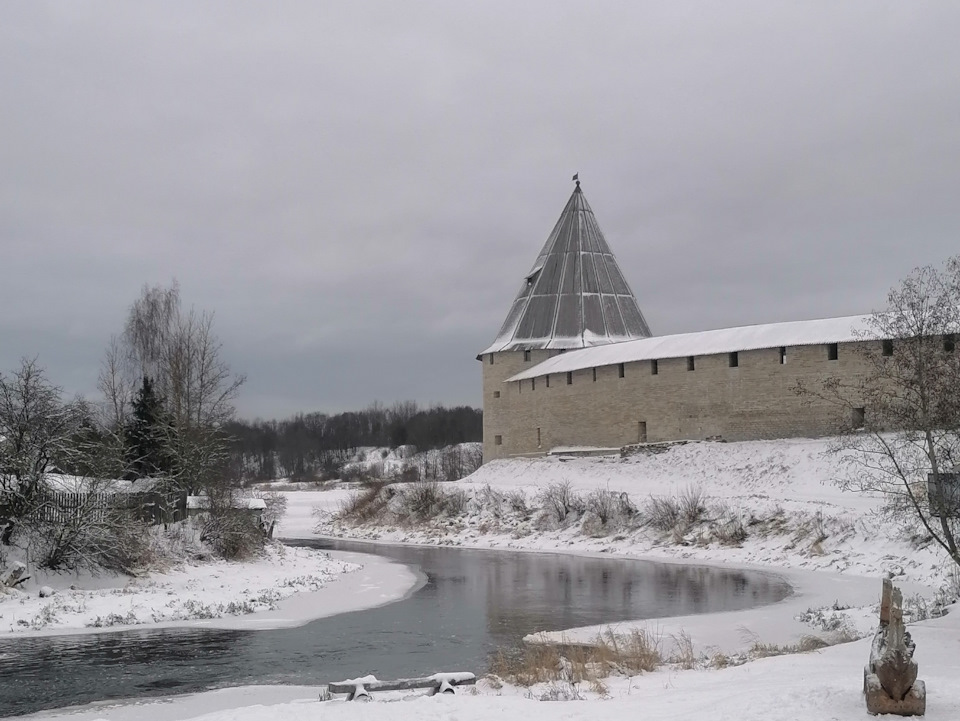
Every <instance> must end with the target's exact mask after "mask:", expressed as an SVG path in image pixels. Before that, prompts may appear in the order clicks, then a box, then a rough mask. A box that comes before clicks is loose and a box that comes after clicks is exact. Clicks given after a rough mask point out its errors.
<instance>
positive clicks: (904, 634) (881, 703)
mask: <svg viewBox="0 0 960 721" xmlns="http://www.w3.org/2000/svg"><path fill="white" fill-rule="evenodd" d="M915 649H916V644H915V643H914V642H913V639H911V638H910V633H909V632H908V631H907V630H906V628H905V627H904V625H903V596H902V595H901V593H900V589H898V588H894V587H893V584H892V583H891V582H890V580H889V579H886V578H885V579H884V580H883V592H882V594H881V597H880V626H879V627H878V628H877V633H876V635H874V637H873V644H872V645H871V646H870V661H869V663H867V665H866V666H865V667H864V669H863V694H864V696H865V697H866V702H867V713H870V714H873V715H874V716H876V715H877V714H881V713H884V714H897V715H899V716H923V715H924V713H926V710H927V689H926V686H925V685H924V683H923V681H920V680H918V679H917V663H916V661H914V660H913V652H914V650H915Z"/></svg>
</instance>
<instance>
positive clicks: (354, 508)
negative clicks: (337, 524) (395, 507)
mask: <svg viewBox="0 0 960 721" xmlns="http://www.w3.org/2000/svg"><path fill="white" fill-rule="evenodd" d="M385 486H386V484H384V483H372V484H370V485H369V486H367V487H366V488H364V489H363V490H360V491H355V492H354V493H352V494H350V496H349V497H348V498H347V499H346V500H345V501H342V502H341V503H340V509H339V511H338V512H337V513H336V515H335V520H338V521H348V522H352V523H358V524H359V523H367V522H368V521H372V520H375V519H377V518H380V517H381V516H382V514H383V512H384V511H385V510H386V507H387V502H388V501H389V498H388V497H387V494H386V493H385V492H384V488H385Z"/></svg>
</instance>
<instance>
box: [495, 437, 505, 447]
mask: <svg viewBox="0 0 960 721" xmlns="http://www.w3.org/2000/svg"><path fill="white" fill-rule="evenodd" d="M493 445H495V446H502V445H503V436H494V437H493Z"/></svg>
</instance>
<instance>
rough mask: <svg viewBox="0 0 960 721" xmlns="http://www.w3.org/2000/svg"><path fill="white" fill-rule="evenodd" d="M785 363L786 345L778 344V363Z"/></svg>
mask: <svg viewBox="0 0 960 721" xmlns="http://www.w3.org/2000/svg"><path fill="white" fill-rule="evenodd" d="M786 363H787V348H786V346H780V365H786Z"/></svg>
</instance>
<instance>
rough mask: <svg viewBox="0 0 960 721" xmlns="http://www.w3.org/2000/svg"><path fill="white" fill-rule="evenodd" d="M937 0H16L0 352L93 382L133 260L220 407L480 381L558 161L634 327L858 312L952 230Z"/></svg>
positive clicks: (457, 390)
mask: <svg viewBox="0 0 960 721" xmlns="http://www.w3.org/2000/svg"><path fill="white" fill-rule="evenodd" d="M958 33H960V3H957V2H942V3H923V2H878V1H876V0H868V1H865V2H843V3H836V2H833V1H832V0H830V1H829V2H827V1H824V2H820V3H816V2H771V1H770V0H762V1H761V2H756V3H744V2H733V1H731V0H724V2H710V3H708V2H693V3H684V2H678V1H677V0H669V1H663V2H635V1H630V2H606V3H604V2H589V3H588V2H583V0H579V1H576V2H558V1H557V0H549V1H546V2H531V1H529V0H524V2H516V0H510V1H509V2H499V3H498V2H490V1H489V0H484V2H450V1H449V0H447V1H444V2H436V3H425V2H412V1H411V0H404V1H403V2H396V1H393V2H354V1H353V0H343V2H312V1H311V2H281V1H277V0H271V1H270V2H258V3H251V2H237V1H236V0H231V1H230V2H198V1H197V0H188V1H186V2H171V1H170V0H164V1H163V2H151V1H146V0H138V1H137V2H125V1H118V2H58V3H47V2H38V1H32V2H20V3H14V2H9V3H4V5H3V8H2V11H0V370H2V371H9V370H12V369H13V368H14V367H15V366H16V365H17V364H18V360H19V358H21V357H23V356H30V357H32V356H34V355H37V356H39V359H40V362H41V363H42V364H43V365H45V366H46V368H47V370H48V373H49V375H50V377H51V378H52V379H53V380H54V381H55V382H56V383H58V384H59V385H62V386H63V387H64V388H65V390H66V391H68V392H70V393H74V392H81V393H85V394H88V395H91V396H93V395H94V394H95V383H96V376H97V371H98V366H99V363H100V359H101V358H102V356H103V351H104V348H105V347H106V345H107V343H108V341H109V338H110V336H111V334H114V333H117V332H119V331H120V330H121V328H122V325H123V321H124V318H125V315H126V312H127V309H128V308H129V306H130V304H131V303H132V302H133V301H134V300H135V299H136V297H137V296H138V295H139V293H140V289H141V287H142V286H143V285H144V284H145V283H150V284H156V283H161V284H167V283H169V282H170V281H171V280H172V279H173V278H176V279H178V280H179V282H180V286H181V296H182V298H183V300H184V302H185V303H186V304H187V305H188V306H189V305H194V306H196V307H197V308H203V309H209V310H213V311H215V312H216V330H217V332H218V333H219V335H220V337H221V340H222V341H223V345H224V356H225V358H226V360H227V361H228V362H229V363H230V365H231V367H232V368H233V369H234V370H236V371H238V372H243V373H246V375H247V377H248V381H247V384H246V386H245V387H244V389H243V391H242V394H241V396H240V399H239V403H238V408H239V411H240V413H241V415H243V416H246V417H254V416H258V415H259V416H262V417H268V418H269V417H283V416H286V415H289V414H292V413H294V412H297V411H301V410H302V411H314V410H321V411H328V412H333V411H338V410H345V409H351V408H360V407H364V406H366V405H367V404H368V403H369V402H371V401H373V400H379V401H381V402H383V403H386V404H390V403H391V402H393V401H395V400H401V399H413V400H416V401H418V402H420V403H424V404H426V403H430V402H434V401H436V402H443V403H446V404H459V403H468V404H471V405H479V404H480V370H481V369H480V366H479V364H478V363H477V361H476V360H475V359H474V357H475V356H476V354H477V352H479V351H480V350H482V349H483V348H484V347H486V346H487V345H488V344H489V343H490V342H491V341H492V340H493V338H494V337H495V335H496V332H497V330H498V329H499V326H500V324H501V322H502V321H503V318H504V316H505V315H506V312H507V309H508V308H509V306H510V302H511V301H512V299H513V297H514V295H515V294H516V292H517V290H518V289H519V286H520V283H521V281H522V279H523V277H524V275H526V273H527V272H528V270H529V269H530V266H531V265H532V263H533V261H534V260H535V258H536V256H537V253H538V252H539V250H540V247H541V246H542V244H543V243H544V241H545V240H546V238H547V235H548V234H549V232H550V230H551V229H552V227H553V224H554V223H555V222H556V219H557V217H558V216H559V213H560V211H561V210H562V208H563V206H564V204H565V203H566V201H567V198H568V196H569V194H570V192H571V191H572V189H573V186H572V183H571V182H570V177H571V175H572V174H573V173H574V172H579V173H580V178H581V181H582V183H583V190H584V192H585V194H586V197H587V198H588V200H589V201H590V203H591V205H592V206H593V209H594V211H595V213H596V214H597V218H598V220H599V222H600V225H601V227H602V228H603V230H604V233H605V235H606V237H607V240H608V242H609V243H610V245H611V247H612V249H613V251H614V253H615V254H616V255H617V257H618V259H619V262H620V265H621V268H622V269H623V271H624V274H625V275H626V277H627V280H628V282H629V283H630V284H631V286H632V287H633V290H634V292H635V294H636V296H637V299H638V301H639V303H640V307H641V309H642V310H643V311H644V313H645V315H646V317H647V320H648V321H649V323H650V326H651V328H652V330H653V332H654V333H655V334H658V335H661V334H667V333H677V332H685V331H692V330H701V329H709V328H716V327H723V326H731V325H744V324H751V323H762V322H772V321H781V320H796V319H804V318H817V317H825V316H835V315H847V314H854V313H861V312H869V311H871V310H873V309H878V308H880V307H882V306H883V304H884V299H885V296H886V293H887V290H888V289H889V288H890V286H891V285H893V284H894V283H896V281H897V280H898V279H899V278H901V277H902V276H903V275H905V274H906V273H907V272H908V271H909V270H910V269H911V268H913V267H914V266H916V265H921V264H926V263H939V262H941V261H942V260H944V259H945V258H946V257H947V256H949V255H951V254H954V253H957V252H960V42H958V37H960V36H958Z"/></svg>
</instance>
